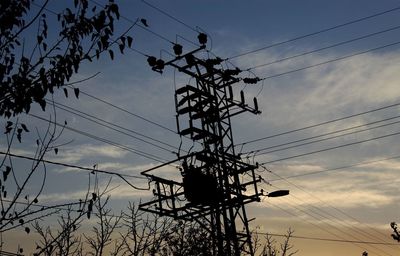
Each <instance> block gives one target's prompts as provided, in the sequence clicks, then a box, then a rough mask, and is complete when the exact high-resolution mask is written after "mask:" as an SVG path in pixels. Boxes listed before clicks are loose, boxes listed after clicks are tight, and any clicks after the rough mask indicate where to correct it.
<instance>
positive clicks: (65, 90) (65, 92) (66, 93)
mask: <svg viewBox="0 0 400 256" xmlns="http://www.w3.org/2000/svg"><path fill="white" fill-rule="evenodd" d="M64 94H65V97H66V98H68V90H67V88H64Z"/></svg>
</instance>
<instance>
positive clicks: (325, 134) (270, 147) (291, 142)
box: [242, 116, 400, 154]
mask: <svg viewBox="0 0 400 256" xmlns="http://www.w3.org/2000/svg"><path fill="white" fill-rule="evenodd" d="M397 118H400V116H394V117H389V118H385V119H382V120H379V121H374V122H370V123H366V124H361V125H356V126H352V127H348V128H344V129H340V130H336V131H332V132H327V133H323V134H320V135H315V136H311V137H307V138H303V139H299V140H294V141H290V142H285V143H281V144H277V145H273V146H268V147H264V148H260V149H255V150H252V151H249V152H244V153H242V154H252V153H258V152H261V151H264V150H267V149H273V148H278V147H282V146H286V145H290V144H294V143H298V142H302V141H307V140H311V139H316V138H321V137H325V136H327V135H331V134H336V133H340V132H345V131H349V130H354V129H357V128H361V127H365V126H369V125H372V124H377V123H381V122H386V121H389V120H393V119H397ZM398 122H400V121H396V122H392V123H388V124H383V125H379V126H374V127H371V128H369V129H375V128H380V127H384V126H388V125H392V124H396V123H398ZM369 129H364V130H359V131H355V132H354V133H357V132H362V131H366V130H369ZM345 135H348V133H346V134H345ZM338 136H340V135H338ZM330 138H332V137H330Z"/></svg>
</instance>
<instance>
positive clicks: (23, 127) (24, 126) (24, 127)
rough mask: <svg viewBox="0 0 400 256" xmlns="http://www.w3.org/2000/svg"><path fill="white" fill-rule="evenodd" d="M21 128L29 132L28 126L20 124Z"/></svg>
mask: <svg viewBox="0 0 400 256" xmlns="http://www.w3.org/2000/svg"><path fill="white" fill-rule="evenodd" d="M21 127H22V129H24V131H26V132H29V130H28V128H27V127H26V125H25V124H21Z"/></svg>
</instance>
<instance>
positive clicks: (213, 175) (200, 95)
mask: <svg viewBox="0 0 400 256" xmlns="http://www.w3.org/2000/svg"><path fill="white" fill-rule="evenodd" d="M178 47H179V46H178ZM204 48H205V46H204V45H203V46H201V47H200V48H199V49H196V50H194V51H192V52H189V53H186V54H184V55H181V54H180V51H178V56H177V57H176V58H175V59H173V60H171V61H169V62H166V63H164V62H162V61H161V60H158V61H156V60H155V59H152V60H149V64H151V65H152V64H153V65H152V66H153V70H155V71H161V70H162V69H163V68H164V66H168V65H169V66H172V67H174V68H176V69H177V70H178V71H179V72H182V73H184V74H186V75H188V76H190V77H191V78H194V79H195V85H184V86H181V87H180V88H178V89H176V91H175V106H176V113H177V115H176V119H177V128H178V133H179V134H180V135H181V136H187V137H190V138H191V139H192V140H194V141H196V142H198V143H200V144H201V150H199V151H197V152H193V153H189V154H187V155H185V156H179V157H178V159H177V160H176V161H179V162H180V174H181V179H180V180H170V179H166V178H161V177H159V176H156V175H153V174H150V171H152V170H153V169H154V168H153V169H151V170H148V171H146V172H143V173H142V174H143V175H145V176H147V177H149V178H150V179H151V180H152V181H153V182H154V183H155V188H154V190H153V193H154V196H155V199H154V200H152V201H150V202H146V203H143V204H141V205H140V209H142V210H145V211H148V212H153V213H157V214H159V215H162V216H170V217H173V218H175V219H184V220H191V221H197V222H199V223H200V224H204V223H206V224H207V225H205V226H206V227H207V228H208V229H209V232H210V234H211V237H212V238H213V248H214V254H215V255H236V256H238V255H240V254H242V253H246V254H250V255H254V251H253V247H252V242H251V233H250V230H249V225H248V223H249V219H248V217H247V214H246V209H245V205H246V204H248V203H251V202H254V201H260V196H261V195H262V193H260V192H259V191H258V188H257V183H259V182H260V180H261V178H260V177H259V176H257V175H256V173H255V169H256V168H257V166H256V165H252V164H248V163H245V162H243V161H242V160H241V158H240V156H239V155H238V154H237V153H236V152H235V147H234V142H233V132H232V127H231V118H232V117H233V116H236V115H238V114H241V113H244V112H250V113H253V114H259V113H260V111H259V110H258V105H257V100H256V99H254V107H250V106H248V105H247V104H246V103H245V99H244V94H243V92H242V91H241V92H240V100H236V99H235V97H234V95H233V94H234V93H233V88H232V87H233V86H234V85H235V84H236V83H238V82H239V81H240V78H238V77H237V76H238V74H239V73H240V70H239V69H222V68H217V67H220V64H221V62H222V59H220V58H213V59H210V58H207V59H201V58H198V57H196V54H197V53H198V52H200V51H202V50H204ZM174 50H175V48H174ZM175 52H176V51H175ZM150 58H154V57H150ZM150 58H149V59H150ZM170 163H171V162H169V163H166V164H170ZM166 164H164V165H166Z"/></svg>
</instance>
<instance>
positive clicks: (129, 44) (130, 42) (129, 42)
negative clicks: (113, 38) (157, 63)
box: [126, 36, 133, 48]
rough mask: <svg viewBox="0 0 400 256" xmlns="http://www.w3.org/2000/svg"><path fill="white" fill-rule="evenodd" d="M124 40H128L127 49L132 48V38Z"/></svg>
mask: <svg viewBox="0 0 400 256" xmlns="http://www.w3.org/2000/svg"><path fill="white" fill-rule="evenodd" d="M126 39H127V40H128V47H129V48H130V47H132V41H133V38H132V37H131V36H127V37H126Z"/></svg>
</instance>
